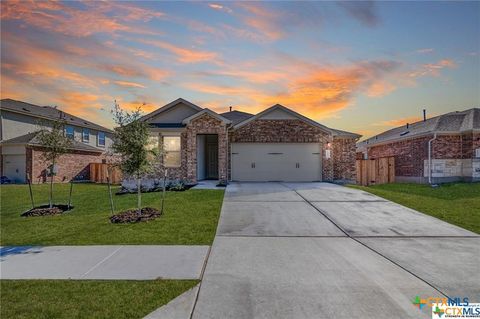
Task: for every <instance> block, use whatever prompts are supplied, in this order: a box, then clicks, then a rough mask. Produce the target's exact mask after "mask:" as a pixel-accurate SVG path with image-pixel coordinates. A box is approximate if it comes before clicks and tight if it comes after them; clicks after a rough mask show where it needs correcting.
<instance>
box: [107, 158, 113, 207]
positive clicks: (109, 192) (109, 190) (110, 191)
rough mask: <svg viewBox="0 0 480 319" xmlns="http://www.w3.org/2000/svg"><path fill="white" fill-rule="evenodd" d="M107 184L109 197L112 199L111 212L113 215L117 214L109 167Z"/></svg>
mask: <svg viewBox="0 0 480 319" xmlns="http://www.w3.org/2000/svg"><path fill="white" fill-rule="evenodd" d="M107 184H108V196H109V199H110V210H111V211H112V215H113V214H114V213H115V207H114V206H113V197H112V186H111V185H110V169H109V168H108V167H107Z"/></svg>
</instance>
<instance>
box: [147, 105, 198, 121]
mask: <svg viewBox="0 0 480 319" xmlns="http://www.w3.org/2000/svg"><path fill="white" fill-rule="evenodd" d="M195 113H198V111H197V110H194V109H193V108H191V107H190V106H188V105H186V104H183V103H179V104H177V105H176V106H175V107H172V108H171V109H169V110H166V111H164V112H161V113H160V114H157V115H155V116H153V117H151V118H149V119H148V120H147V122H148V123H182V121H183V120H184V119H186V118H187V117H189V116H192V115H193V114H195Z"/></svg>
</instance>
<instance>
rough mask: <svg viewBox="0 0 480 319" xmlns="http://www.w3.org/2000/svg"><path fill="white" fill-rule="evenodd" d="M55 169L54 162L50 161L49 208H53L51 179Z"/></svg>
mask: <svg viewBox="0 0 480 319" xmlns="http://www.w3.org/2000/svg"><path fill="white" fill-rule="evenodd" d="M54 169H55V161H52V169H51V170H50V200H49V206H50V208H53V178H54V173H53V171H54Z"/></svg>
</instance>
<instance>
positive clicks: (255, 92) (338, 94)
mask: <svg viewBox="0 0 480 319" xmlns="http://www.w3.org/2000/svg"><path fill="white" fill-rule="evenodd" d="M397 67H398V63H395V62H391V61H371V62H360V63H357V64H354V65H351V66H347V67H319V66H313V65H311V64H308V63H305V64H302V63H298V64H296V65H293V64H292V65H289V66H288V67H283V68H282V69H281V70H274V71H270V72H265V71H262V70H259V71H256V74H258V76H257V77H256V76H255V75H254V74H253V72H252V73H250V72H249V71H247V70H241V71H238V70H237V71H234V70H227V71H220V72H216V73H214V74H216V75H219V74H220V75H221V74H224V75H230V76H238V77H241V78H243V79H245V80H246V81H247V80H248V81H247V83H248V84H251V85H236V86H225V85H216V84H208V83H205V82H200V81H198V82H194V83H191V82H190V83H186V84H185V87H187V88H189V89H191V90H195V91H198V92H202V93H207V94H214V95H222V96H233V97H236V98H237V105H236V106H240V105H241V106H242V107H243V108H244V109H245V110H246V111H247V112H252V113H255V112H258V111H260V110H262V109H264V108H265V107H268V106H271V105H274V104H277V103H279V104H283V105H285V106H288V107H292V108H294V109H295V110H298V111H299V112H300V113H302V114H305V115H307V116H310V117H312V118H315V119H320V118H325V117H331V116H332V115H333V114H334V113H336V112H338V111H340V110H342V109H344V108H346V107H347V106H349V105H351V103H352V101H353V100H354V98H355V96H356V95H357V94H358V93H361V92H363V91H367V92H368V91H369V92H370V94H377V95H378V94H380V93H385V94H386V91H387V89H390V88H389V87H387V86H386V85H385V84H384V82H382V81H383V79H384V77H385V75H387V74H389V73H390V72H392V71H393V70H395V69H396V68H397ZM249 77H252V79H250V78H249ZM276 79H279V81H278V83H276V88H275V91H276V92H272V89H266V88H262V87H260V86H258V85H256V84H266V85H268V84H271V83H272V81H273V80H276ZM378 83H380V84H378Z"/></svg>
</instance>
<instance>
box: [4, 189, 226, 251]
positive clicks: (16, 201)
mask: <svg viewBox="0 0 480 319" xmlns="http://www.w3.org/2000/svg"><path fill="white" fill-rule="evenodd" d="M68 191H69V185H65V184H56V185H55V189H54V200H55V203H67V199H68ZM0 192H1V197H0V198H1V215H0V217H1V228H0V229H1V236H0V238H1V245H4V246H7V245H98V244H105V245H109V244H156V245H162V244H164V245H174V244H175V245H210V244H211V243H212V241H213V238H214V236H215V231H216V227H217V223H218V217H219V214H220V208H221V205H222V200H223V191H222V190H188V191H185V192H167V194H166V201H165V212H164V215H163V216H161V217H159V218H157V219H156V220H154V221H150V222H143V223H137V224H124V225H121V224H111V223H110V221H109V219H108V217H109V216H110V205H109V200H108V191H107V187H106V186H105V185H98V184H75V185H74V189H73V199H72V205H74V206H75V208H74V209H73V210H72V211H71V212H69V213H66V214H63V215H58V216H44V217H20V214H21V213H23V212H24V211H26V210H28V209H30V197H29V192H28V186H26V185H3V186H1V187H0ZM33 193H34V196H35V204H36V205H39V204H46V203H48V185H34V186H33ZM114 200H115V208H116V211H117V212H120V211H122V210H125V209H128V208H134V207H135V206H136V195H121V196H114ZM142 200H143V205H144V206H151V207H157V208H159V207H160V193H147V194H142Z"/></svg>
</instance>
